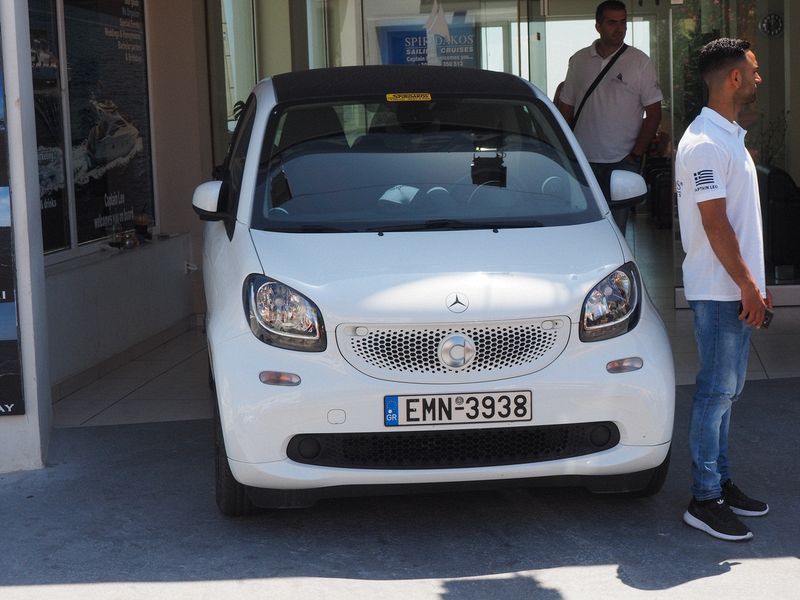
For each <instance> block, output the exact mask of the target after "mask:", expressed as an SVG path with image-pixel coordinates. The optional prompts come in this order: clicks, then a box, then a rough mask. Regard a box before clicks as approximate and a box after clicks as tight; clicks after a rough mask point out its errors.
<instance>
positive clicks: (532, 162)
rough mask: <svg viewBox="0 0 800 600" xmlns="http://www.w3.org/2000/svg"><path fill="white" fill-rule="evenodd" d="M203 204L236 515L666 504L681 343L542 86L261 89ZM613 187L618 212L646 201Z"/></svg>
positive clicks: (462, 81)
mask: <svg viewBox="0 0 800 600" xmlns="http://www.w3.org/2000/svg"><path fill="white" fill-rule="evenodd" d="M220 175H221V179H222V180H221V181H212V182H208V183H204V184H202V185H201V186H199V187H198V188H197V190H196V191H195V194H194V201H193V204H194V207H195V210H196V211H197V212H198V213H199V215H200V216H201V218H202V219H204V220H206V221H208V223H207V224H206V226H205V241H204V250H203V274H204V279H205V292H206V299H207V303H208V317H207V333H208V347H209V355H210V361H211V376H212V381H213V385H214V387H215V390H216V395H217V401H218V403H217V410H216V415H215V417H216V421H217V428H216V431H217V436H216V459H217V466H216V483H217V503H218V505H219V507H220V509H221V510H222V512H223V513H226V514H231V515H239V514H245V513H248V512H251V511H253V510H254V509H255V508H256V507H270V506H272V507H278V506H302V505H308V504H310V503H312V502H314V501H315V500H316V499H318V498H322V497H330V496H339V495H345V494H375V493H378V494H379V493H389V492H391V493H396V492H398V491H402V490H405V489H408V488H411V487H421V488H422V489H441V488H442V487H453V486H477V485H481V486H483V485H486V484H491V483H501V484H503V485H525V484H531V483H533V484H546V485H580V486H584V487H586V488H588V489H590V490H593V491H600V492H629V493H634V494H642V495H647V494H652V493H655V492H657V491H658V490H659V489H660V487H661V485H662V483H663V481H664V478H665V476H666V472H667V468H668V465H669V449H670V441H671V436H672V426H673V413H674V397H675V387H674V373H673V365H672V355H671V352H670V347H669V342H668V340H667V336H666V333H665V330H664V326H663V323H662V321H661V319H660V318H659V316H658V314H657V313H656V310H655V308H654V307H653V305H652V303H651V302H650V300H649V298H648V296H647V293H646V292H645V290H644V287H643V285H642V280H641V276H640V274H639V271H638V269H637V266H636V263H635V261H634V259H633V257H632V255H631V252H630V250H629V249H628V246H627V245H626V243H625V240H624V239H623V237H622V236H621V235H620V233H619V231H618V229H617V228H616V227H615V225H614V223H613V220H612V219H611V216H610V213H609V210H608V207H607V204H606V201H605V200H604V199H603V197H602V193H601V191H600V188H599V187H598V185H597V182H596V181H595V179H594V178H593V176H592V174H591V170H590V168H589V165H588V163H587V162H586V159H585V157H584V156H583V154H582V153H581V151H580V149H579V147H578V145H577V143H576V141H575V139H574V137H573V136H572V134H571V132H570V131H569V130H568V128H567V127H566V125H565V123H564V121H563V120H562V119H561V117H560V116H559V115H558V114H557V111H556V110H555V109H554V108H553V105H552V104H551V103H550V102H549V101H548V100H547V99H546V98H545V97H544V96H543V95H542V94H541V93H540V92H539V91H538V90H536V89H535V88H534V87H533V86H532V85H531V84H529V83H528V82H526V81H524V80H522V79H520V78H517V77H514V76H511V75H507V74H503V73H494V72H488V71H479V70H474V69H457V68H447V67H399V66H395V67H390V66H383V67H381V66H374V67H352V68H351V67H347V68H337V69H320V70H312V71H306V72H296V73H288V74H284V75H278V76H276V77H273V78H271V79H267V80H265V81H262V82H261V83H259V84H258V85H257V86H256V88H255V89H254V90H253V93H252V95H251V96H250V98H249V99H248V100H247V103H246V106H245V108H244V110H243V111H242V113H241V116H240V117H239V120H238V124H237V128H236V131H235V133H234V136H233V139H232V142H231V146H230V149H229V153H228V157H227V159H226V162H225V164H224V165H223V168H222V169H221V170H220ZM645 192H646V187H645V184H644V181H643V180H642V179H641V177H639V176H638V175H636V174H632V173H628V172H615V173H614V175H613V177H612V199H613V200H614V201H619V202H620V203H622V204H624V203H633V202H636V201H640V200H641V199H642V197H643V194H645Z"/></svg>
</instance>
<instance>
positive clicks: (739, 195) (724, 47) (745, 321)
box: [675, 38, 772, 541]
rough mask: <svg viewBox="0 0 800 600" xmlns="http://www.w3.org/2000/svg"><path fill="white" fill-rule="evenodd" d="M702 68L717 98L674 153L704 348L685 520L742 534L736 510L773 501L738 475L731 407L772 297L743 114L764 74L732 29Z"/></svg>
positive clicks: (704, 54)
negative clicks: (758, 495)
mask: <svg viewBox="0 0 800 600" xmlns="http://www.w3.org/2000/svg"><path fill="white" fill-rule="evenodd" d="M699 69H700V76H701V77H702V78H703V81H704V82H705V83H706V85H707V86H708V104H707V105H706V106H705V107H704V108H703V110H702V112H701V113H700V115H698V117H697V118H696V119H695V120H694V121H693V122H692V124H691V125H690V126H689V128H688V129H687V130H686V132H685V133H684V135H683V137H682V138H681V141H680V143H679V144H678V152H677V155H676V157H675V187H676V191H677V195H678V215H679V219H680V228H681V240H682V243H683V249H684V250H685V251H686V259H685V260H684V262H683V284H684V290H685V293H686V299H687V300H688V301H689V304H690V306H691V307H692V310H693V311H694V332H695V339H696V341H697V350H698V355H699V358H700V371H699V372H698V374H697V385H696V390H695V395H694V399H693V401H692V414H691V419H690V425H689V448H690V451H691V455H692V500H691V502H690V503H689V508H688V509H687V510H686V512H685V513H684V515H683V520H684V521H685V522H686V523H687V524H688V525H691V526H692V527H695V528H697V529H700V530H701V531H705V532H706V533H708V534H710V535H712V536H714V537H716V538H719V539H724V540H731V541H738V540H746V539H750V538H751V537H753V534H752V532H751V531H750V530H749V529H748V527H747V526H746V525H744V523H742V522H741V521H740V520H739V519H738V517H737V515H739V516H742V515H744V516H760V515H765V514H767V512H768V511H769V506H767V504H766V503H764V502H761V501H759V500H754V499H752V498H749V497H747V496H746V495H745V494H744V493H743V492H742V491H741V490H740V489H739V488H738V487H736V486H735V485H734V484H733V482H732V481H731V473H730V466H729V464H728V431H729V428H730V418H731V408H732V406H733V402H734V401H735V400H736V399H737V398H738V397H739V395H740V394H741V392H742V388H743V386H744V381H745V377H746V374H747V356H748V350H749V344H750V334H751V333H752V331H753V328H754V327H755V328H759V327H761V326H762V325H763V324H764V323H765V315H766V314H767V308H771V306H772V299H771V296H770V295H769V293H768V292H767V288H766V283H765V278H764V250H763V243H762V233H761V205H760V201H759V196H758V180H757V177H756V168H755V165H754V164H753V159H752V158H751V157H750V154H749V153H748V151H747V149H746V148H745V145H744V137H745V133H746V132H745V131H744V129H742V128H741V127H740V126H739V125H738V123H737V122H736V120H737V118H738V116H739V112H740V110H741V109H742V108H743V107H744V106H746V105H748V104H751V103H752V102H755V99H756V88H757V86H758V84H760V83H761V76H760V75H759V74H758V62H757V61H756V57H755V54H754V53H753V51H752V50H750V43H749V42H746V41H744V40H735V39H729V38H722V39H718V40H714V41H713V42H710V43H709V44H707V45H706V46H704V47H703V49H702V50H701V52H700V60H699Z"/></svg>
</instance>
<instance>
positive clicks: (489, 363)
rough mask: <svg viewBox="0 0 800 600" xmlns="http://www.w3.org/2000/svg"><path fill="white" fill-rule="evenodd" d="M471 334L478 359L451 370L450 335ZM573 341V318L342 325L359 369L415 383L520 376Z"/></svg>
mask: <svg viewBox="0 0 800 600" xmlns="http://www.w3.org/2000/svg"><path fill="white" fill-rule="evenodd" d="M453 334H459V335H465V336H467V337H469V338H470V339H471V340H472V341H473V342H474V345H475V357H474V360H473V361H472V362H471V363H470V364H468V365H467V366H465V367H463V368H458V369H454V368H450V367H449V366H447V365H445V364H444V363H443V362H442V361H441V358H440V355H439V350H440V345H441V343H442V341H443V340H444V339H445V338H447V337H448V336H450V335H453ZM568 339H569V319H567V318H566V317H551V318H547V319H541V320H536V321H507V322H499V323H473V324H462V325H454V324H448V323H443V324H433V325H421V326H411V325H343V326H340V327H339V328H337V340H338V342H339V348H340V350H341V352H342V355H343V356H344V357H345V358H346V359H347V361H348V362H349V363H350V364H352V365H353V366H354V367H355V368H356V369H358V370H359V371H361V372H362V373H365V374H367V375H371V376H373V377H376V378H379V379H390V380H392V381H408V382H413V383H448V382H477V381H486V380H489V379H497V378H508V377H517V376H520V375H526V374H529V373H533V372H535V371H538V370H541V369H543V368H544V367H546V366H547V365H549V364H550V363H551V362H552V361H553V360H555V359H556V358H557V357H558V355H559V354H561V352H562V351H563V349H564V347H565V346H566V344H567V341H568Z"/></svg>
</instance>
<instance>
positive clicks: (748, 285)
mask: <svg viewBox="0 0 800 600" xmlns="http://www.w3.org/2000/svg"><path fill="white" fill-rule="evenodd" d="M697 208H698V209H699V210H700V218H701V219H702V222H703V229H704V230H705V232H706V236H707V237H708V242H709V244H711V249H712V250H713V251H714V254H715V255H716V256H717V258H718V259H719V262H721V263H722V266H723V267H725V270H726V271H727V272H728V275H730V277H731V279H733V281H734V283H736V285H738V286H739V289H740V290H741V291H742V313H741V314H740V315H739V318H740V319H742V320H743V321H745V322H746V323H747V324H748V325H751V326H752V327H756V328H759V327H761V323H762V322H763V321H764V309H765V308H766V305H765V303H764V300H763V298H762V297H761V291H760V290H759V289H758V285H757V284H756V281H755V279H754V278H753V275H752V274H751V273H750V269H748V268H747V265H746V264H745V262H744V259H743V258H742V253H741V251H740V250H739V241H738V240H737V239H736V233H735V232H734V231H733V227H731V223H730V221H729V220H728V215H727V213H726V212H725V198H717V199H715V200H706V201H705V202H698V203H697Z"/></svg>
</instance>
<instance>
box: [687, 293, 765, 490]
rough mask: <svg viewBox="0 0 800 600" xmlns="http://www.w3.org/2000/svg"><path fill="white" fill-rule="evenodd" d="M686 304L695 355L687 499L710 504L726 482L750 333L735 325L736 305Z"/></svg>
mask: <svg viewBox="0 0 800 600" xmlns="http://www.w3.org/2000/svg"><path fill="white" fill-rule="evenodd" d="M689 305H690V306H691V307H692V310H693V311H694V335H695V339H696V340H697V351H698V354H699V356H700V372H699V373H698V374H697V387H696V390H695V394H694V400H693V401H692V415H691V420H690V423H689V450H690V452H691V455H692V495H694V497H695V499H696V500H710V499H712V498H719V497H720V496H721V495H722V493H721V488H720V485H721V483H723V482H725V481H726V480H727V479H730V470H729V465H728V430H729V429H730V423H731V407H732V406H733V403H734V402H735V401H736V399H737V398H738V397H739V395H740V394H741V393H742V388H743V387H744V381H745V377H746V375H747V355H748V352H749V350H750V334H751V333H752V332H753V329H752V327H750V326H749V325H747V324H746V323H745V322H744V321H740V320H739V302H738V301H734V302H717V301H712V300H694V301H690V302H689Z"/></svg>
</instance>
